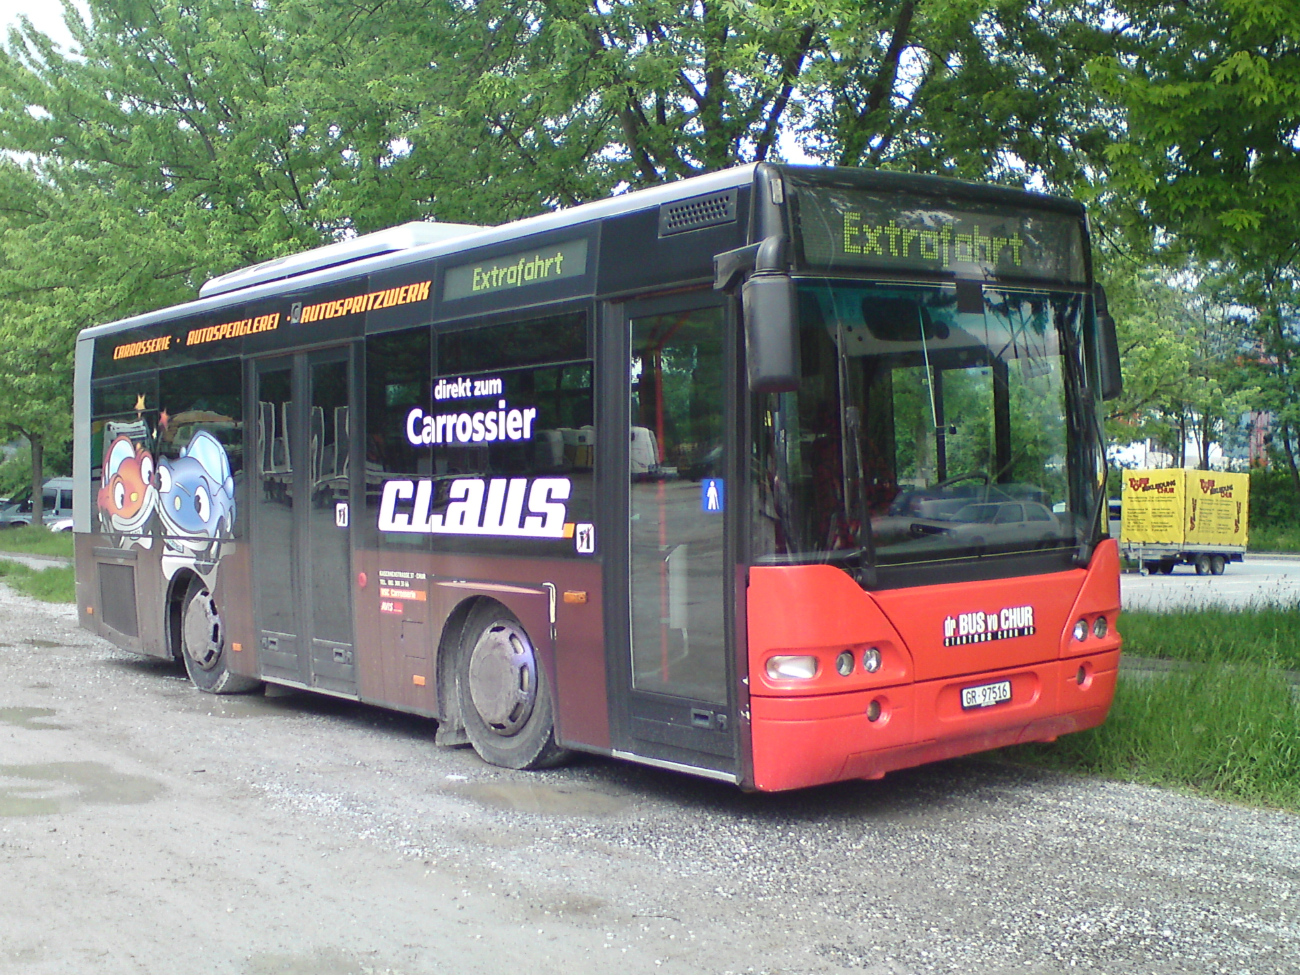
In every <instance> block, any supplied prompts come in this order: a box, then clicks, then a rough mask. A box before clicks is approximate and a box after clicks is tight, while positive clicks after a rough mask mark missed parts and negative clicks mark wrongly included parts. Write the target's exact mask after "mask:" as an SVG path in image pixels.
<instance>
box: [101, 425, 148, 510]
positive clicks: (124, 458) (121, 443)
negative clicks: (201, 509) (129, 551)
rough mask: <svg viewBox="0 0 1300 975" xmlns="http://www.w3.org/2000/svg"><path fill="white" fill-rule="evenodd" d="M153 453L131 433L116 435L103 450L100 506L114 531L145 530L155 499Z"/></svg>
mask: <svg viewBox="0 0 1300 975" xmlns="http://www.w3.org/2000/svg"><path fill="white" fill-rule="evenodd" d="M153 473H154V466H153V454H151V453H149V451H148V450H146V449H145V448H144V445H143V444H135V443H133V442H132V441H131V438H130V437H121V436H120V437H116V438H115V439H114V440H113V442H112V443H111V444H109V447H108V450H107V451H105V453H104V484H103V487H101V488H100V489H99V498H98V504H99V510H100V511H102V512H103V513H104V516H105V518H106V519H107V520H108V523H109V524H110V525H111V526H112V527H113V529H114V530H115V531H119V532H127V533H130V532H141V531H144V529H145V527H146V525H147V524H148V522H149V518H150V517H151V516H152V515H153V511H154V508H155V507H156V505H157V502H158V491H157V489H156V488H155V487H154V484H153Z"/></svg>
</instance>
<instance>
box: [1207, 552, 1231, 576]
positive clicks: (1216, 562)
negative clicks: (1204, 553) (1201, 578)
mask: <svg viewBox="0 0 1300 975" xmlns="http://www.w3.org/2000/svg"><path fill="white" fill-rule="evenodd" d="M1227 566H1228V560H1227V559H1225V558H1224V557H1223V556H1222V555H1211V556H1210V575H1215V576H1221V575H1223V570H1224V569H1225V568H1227Z"/></svg>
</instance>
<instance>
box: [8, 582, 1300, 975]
mask: <svg viewBox="0 0 1300 975" xmlns="http://www.w3.org/2000/svg"><path fill="white" fill-rule="evenodd" d="M432 741H433V723H432V722H430V721H427V720H423V719H417V718H412V717H408V716H403V715H398V714H391V713H387V712H384V711H380V710H378V709H375V708H370V707H366V706H363V705H357V704H352V703H349V702H345V701H338V700H333V699H328V698H322V697H314V696H310V695H290V696H263V695H261V694H257V695H246V696H241V697H234V698H214V697H211V696H207V695H203V694H200V693H199V692H197V691H195V690H193V689H192V688H191V687H190V685H189V684H188V682H186V681H185V679H184V674H183V672H182V671H179V670H177V669H176V668H172V667H168V666H165V665H161V664H156V663H153V662H150V661H146V660H142V659H139V658H135V657H132V656H131V655H129V654H126V653H124V652H122V651H119V650H117V649H115V648H113V647H111V646H109V645H108V644H106V643H104V642H103V641H101V640H98V639H96V638H94V637H92V636H91V635H89V634H87V633H85V632H84V631H81V630H79V629H78V628H77V627H76V621H75V617H74V614H73V610H72V609H71V607H51V606H48V605H45V604H41V603H37V602H34V601H32V600H28V599H26V598H23V597H20V596H17V595H14V594H13V593H11V592H10V591H9V590H8V589H7V588H5V587H4V586H2V585H0V973H9V972H15V973H17V972H22V973H24V975H26V973H46V972H78V973H79V972H87V971H95V972H111V973H116V972H130V973H141V972H143V973H152V972H166V973H168V975H172V973H178V975H186V973H191V972H193V973H225V972H234V973H247V975H263V973H280V972H284V973H309V972H310V973H324V975H354V973H355V975H362V973H402V975H424V973H443V972H446V973H462V972H464V973H476V972H483V973H500V972H508V971H517V972H521V973H528V975H533V973H539V975H543V973H552V972H555V973H565V975H570V973H576V972H581V973H587V972H594V973H604V972H610V973H618V975H625V973H641V972H669V973H707V975H724V973H737V975H739V973H750V972H753V973H769V975H776V973H786V975H795V973H838V972H852V973H880V975H884V973H890V975H901V973H923V972H952V971H959V972H963V973H990V975H991V973H1008V975H1009V973H1013V972H1014V973H1017V975H1023V973H1033V975H1040V973H1041V975H1047V973H1058V972H1075V973H1077V972H1088V973H1092V972H1095V973H1107V975H1116V973H1124V972H1134V973H1139V972H1140V973H1175V972H1177V973H1188V972H1207V973H1209V972H1213V973H1242V975H1245V973H1259V975H1265V973H1268V975H1272V973H1291V972H1295V973H1300V817H1296V816H1292V815H1287V814H1283V813H1277V812H1272V811H1263V810H1252V809H1244V808H1237V807H1233V806H1225V805H1221V804H1218V803H1214V802H1209V801H1206V800H1203V799H1196V798H1190V797H1185V796H1180V795H1176V794H1172V793H1169V792H1162V791H1159V790H1155V789H1148V788H1141V787H1137V786H1129V785H1119V784H1114V783H1108V782H1101V781H1094V780H1089V779H1078V778H1070V777H1064V776H1060V775H1055V774H1049V773H1044V772H1039V771H1033V770H1024V769H1018V768H1013V767H1008V766H1005V765H998V764H993V763H989V762H982V761H963V762H949V763H945V764H942V765H937V766H931V767H928V768H925V769H920V770H914V771H910V772H905V773H898V774H893V775H890V776H888V777H887V778H885V779H884V780H883V781H881V782H876V783H847V784H843V785H840V786H836V787H831V788H822V789H816V790H809V791H805V792H801V793H796V794H787V795H777V796H755V795H743V794H741V793H739V792H737V791H735V790H734V789H731V788H729V787H725V786H722V785H719V784H716V783H710V782H703V781H695V780H692V779H688V778H684V777H681V776H676V775H672V774H668V773H663V772H659V771H656V770H651V769H644V768H639V767H636V766H632V765H628V764H621V763H617V762H613V761H605V760H601V759H582V760H579V761H578V762H577V763H575V764H574V765H572V766H570V767H567V768H563V769H558V770H554V771H550V772H545V773H531V774H530V773H514V772H505V771H502V770H498V769H494V768H490V767H488V766H485V765H483V764H482V763H481V762H480V761H478V759H477V758H476V757H475V756H474V755H473V753H472V752H469V751H467V750H463V749H458V750H450V751H449V750H441V749H436V748H435V747H434V746H433V744H432Z"/></svg>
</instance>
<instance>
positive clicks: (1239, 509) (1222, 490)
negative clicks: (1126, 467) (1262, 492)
mask: <svg viewBox="0 0 1300 975" xmlns="http://www.w3.org/2000/svg"><path fill="white" fill-rule="evenodd" d="M1123 475H1124V485H1123V490H1122V493H1121V495H1120V501H1121V506H1120V534H1119V542H1120V551H1121V552H1122V553H1123V554H1124V555H1125V556H1126V557H1127V558H1130V559H1132V560H1133V561H1135V562H1137V563H1138V565H1139V566H1140V567H1141V569H1142V571H1143V572H1144V573H1146V572H1163V573H1165V574H1166V575H1168V574H1169V573H1170V572H1173V571H1174V566H1175V565H1178V564H1179V563H1183V564H1186V565H1192V566H1195V567H1196V572H1197V574H1198V575H1206V574H1207V573H1208V574H1211V575H1216V576H1217V575H1222V574H1223V570H1224V567H1225V566H1226V565H1227V564H1228V563H1229V562H1240V561H1241V557H1242V555H1243V554H1245V551H1246V540H1247V532H1248V525H1249V514H1250V476H1249V475H1248V474H1233V473H1228V472H1225V471H1193V470H1182V469H1175V470H1147V471H1124V472H1123Z"/></svg>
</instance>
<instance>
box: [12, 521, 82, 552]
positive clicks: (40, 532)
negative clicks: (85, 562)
mask: <svg viewBox="0 0 1300 975" xmlns="http://www.w3.org/2000/svg"><path fill="white" fill-rule="evenodd" d="M72 545H73V538H72V532H52V531H50V530H49V529H48V528H43V527H42V526H40V525H25V526H24V527H22V528H5V529H0V552H26V553H30V554H32V555H62V556H64V557H65V558H69V559H70V558H72Z"/></svg>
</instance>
